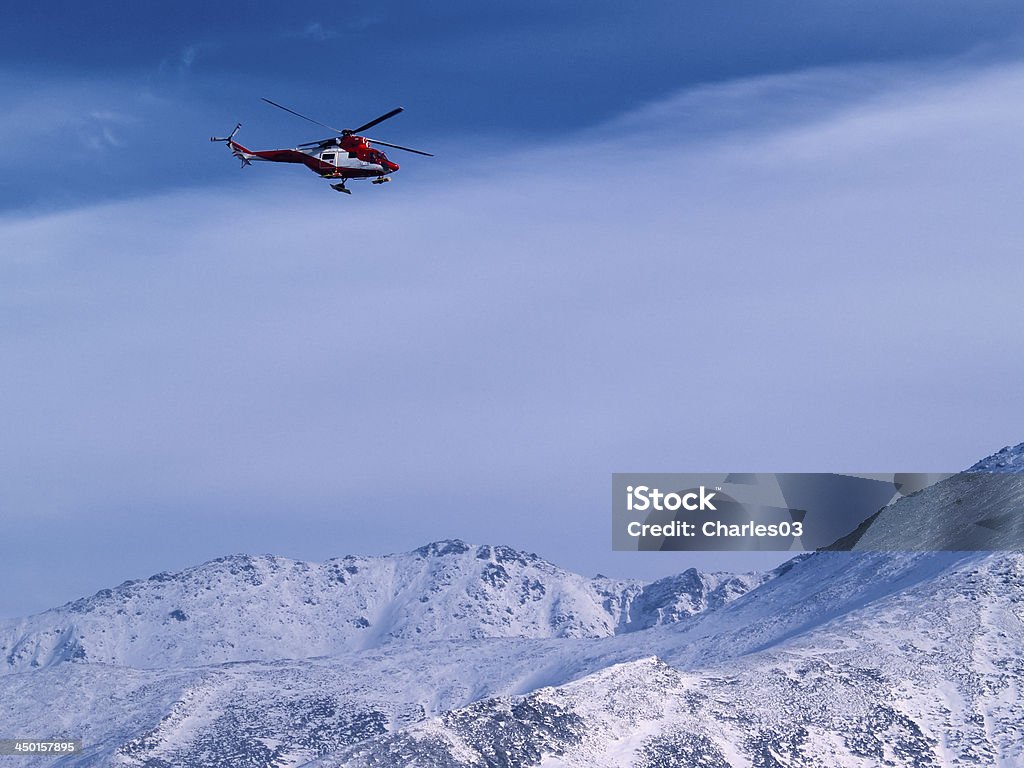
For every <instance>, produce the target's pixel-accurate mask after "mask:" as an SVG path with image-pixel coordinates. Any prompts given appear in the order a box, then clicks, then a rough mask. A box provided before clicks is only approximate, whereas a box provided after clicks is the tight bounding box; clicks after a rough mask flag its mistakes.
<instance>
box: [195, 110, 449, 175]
mask: <svg viewBox="0 0 1024 768" xmlns="http://www.w3.org/2000/svg"><path fill="white" fill-rule="evenodd" d="M263 101H265V102H267V104H270V105H271V106H274V107H277V108H278V109H283V110H284V111H285V112H290V113H291V114H293V115H295V116H296V117H301V118H302V119H303V120H308V121H309V122H311V123H316V124H317V125H319V126H320V127H321V128H327V129H328V130H330V131H334V132H335V133H337V134H338V136H332V137H331V138H329V139H322V140H320V141H311V142H308V143H306V144H299V145H298V146H297V147H295V148H294V149H263V150H253V149H247V148H246V147H243V146H242V145H241V144H239V143H238V142H237V141H235V134H236V133H238V129H239V128H241V127H242V124H241V123H239V124H238V125H236V126H235V130H233V131H232V132H231V135H230V136H227V137H225V138H223V139H219V138H217V137H216V136H211V137H210V141H223V142H225V143H226V144H227V145H228V148H229V149H230V150H231V154H233V155H234V156H235V157H237V158H238V159H239V160H241V161H242V167H243V168H244V167H245V166H247V165H251V164H252V161H253V160H268V161H270V162H272V163H302V164H303V165H304V166H306V167H307V168H309V170H311V171H313V173H315V174H317V175H318V176H320V177H321V178H324V179H327V180H328V181H332V182H334V183H333V184H331V189H335V190H337V191H338V192H344V193H345V194H348V195H351V194H352V190H350V189H348V188H347V187H346V186H345V182H346V181H347V180H348V179H373V183H374V184H383V183H384V182H387V181H391V179H390V177H389V176H388V174H389V173H394V172H395V171H397V170H398V164H397V163H393V162H391V161H390V160H388V158H387V156H386V155H385V154H384V153H383V152H381V151H380V150H378V149H374V148H373V147H371V146H370V144H371V143H373V144H380V145H381V146H384V147H391V148H392V149H401V150H403V151H405V152H413V153H415V154H417V155H426V156H427V157H433V155H432V154H430V153H429V152H423V151H421V150H419V149H410V148H409V147H402V146H399V145H398V144H389V143H388V142H386V141H380V140H379V139H371V138H369V137H368V136H357V135H356V134H358V133H361V132H362V131H365V130H367V129H369V128H372V127H373V126H375V125H377V124H378V123H383V122H384V121H385V120H389V119H391V118H392V117H394V116H395V115H397V114H398V113H399V112H401V111H402V108H401V107H396V108H395V109H392V110H391V111H390V112H388V113H386V114H383V115H381V116H380V117H378V118H375V119H373V120H371V121H370V122H368V123H365V124H363V125H360V126H359V127H358V128H346V129H344V130H338V129H337V128H332V127H331V126H329V125H327V124H325V123H321V122H318V121H317V120H314V119H313V118H311V117H306V116H305V115H301V114H299V113H298V112H296V111H295V110H293V109H288V107H285V106H282V105H280V104H278V103H276V102H273V101H271V100H270V99H263Z"/></svg>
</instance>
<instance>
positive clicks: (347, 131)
mask: <svg viewBox="0 0 1024 768" xmlns="http://www.w3.org/2000/svg"><path fill="white" fill-rule="evenodd" d="M262 101H265V102H267V104H270V105H271V106H273V107H277V108H278V109H283V110H284V111H285V112H288V113H289V114H292V115H295V116H296V117H301V118H302V119H303V120H308V121H309V122H311V123H314V124H315V125H319V126H320V127H321V128H326V129H327V130H329V131H334V132H335V133H337V134H338V136H337V137H335V136H332V137H331V138H329V139H321V140H320V141H310V142H307V143H305V144H299V146H300V147H325V146H328V145H331V144H337V145H339V146H340V145H341V140H342V139H343V138H345V137H346V136H353V135H355V134H358V133H361V132H362V131H365V130H367V129H368V128H372V127H373V126H375V125H379V124H380V123H383V122H384V121H385V120H390V119H391V118H392V117H394V116H395V115H397V114H398V113H400V112H402V111H404V110H403V108H402V107H395V108H394V109H392V110H391V111H390V112H385V113H384V114H383V115H381V116H380V117H375V118H374V119H373V120H371V121H370V122H368V123H363V125H361V126H359V127H358V128H343V129H339V128H335V127H334V126H332V125H327V123H321V122H320V121H319V120H314V119H313V118H311V117H307V116H306V115H303V114H302V113H300V112H296V111H295V110H294V109H289V108H288V107H286V106H284V105H283V104H278V103H277V102H276V101H271V100H270V99H266V98H264V99H262ZM360 138H362V139H364V140H366V141H369V142H373V143H374V144H380V145H381V146H385V147H391V148H393V149H401V150H402V151H403V152H412V153H414V154H417V155H426V156H427V157H433V155H432V154H430V153H429V152H424V151H422V150H419V149H412V148H410V147H403V146H401V145H400V144H390V143H388V142H386V141H379V140H378V139H371V138H370V137H369V136H362V137H360Z"/></svg>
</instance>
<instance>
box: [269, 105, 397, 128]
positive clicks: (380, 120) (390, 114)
mask: <svg viewBox="0 0 1024 768" xmlns="http://www.w3.org/2000/svg"><path fill="white" fill-rule="evenodd" d="M290 111H291V110H289V112H290ZM401 111H403V108H402V107H395V108H394V109H392V110H391V111H390V112H388V113H387V114H386V115H381V116H380V117H378V118H377V119H376V120H371V121H370V122H368V123H367V124H366V125H360V126H359V127H358V128H353V129H352V130H351V131H348V133H359V132H360V131H365V130H367V129H368V128H373V126H375V125H377V124H378V123H383V122H384V121H385V120H390V119H391V118H392V117H394V116H395V115H397V114H398V113H399V112H401Z"/></svg>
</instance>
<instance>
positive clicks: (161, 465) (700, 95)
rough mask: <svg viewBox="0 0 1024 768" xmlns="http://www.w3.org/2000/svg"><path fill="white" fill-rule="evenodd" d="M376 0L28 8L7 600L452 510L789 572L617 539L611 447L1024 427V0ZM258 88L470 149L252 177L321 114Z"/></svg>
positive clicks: (855, 447) (952, 450) (2, 68)
mask: <svg viewBox="0 0 1024 768" xmlns="http://www.w3.org/2000/svg"><path fill="white" fill-rule="evenodd" d="M350 8H351V10H349V11H346V10H345V7H344V6H341V5H339V4H336V3H335V4H323V5H319V4H316V3H307V4H303V5H302V6H301V9H300V10H299V11H295V10H294V9H293V8H291V7H288V6H279V7H277V8H272V7H271V6H269V5H268V4H266V3H260V4H249V5H247V4H233V5H219V4H209V3H207V4H195V5H193V4H189V3H181V4H177V5H175V6H173V8H172V7H171V6H167V5H163V4H160V5H157V4H137V3H136V4H122V5H118V4H108V5H106V6H105V8H104V10H101V11H97V10H95V9H93V8H88V7H87V6H85V5H83V4H67V5H66V7H64V8H62V10H61V12H60V13H57V12H55V10H54V8H53V7H52V6H51V7H49V8H46V9H43V8H24V9H19V12H18V15H16V16H14V17H9V21H10V23H8V24H6V25H5V27H4V29H3V30H2V31H0V42H2V45H0V83H2V91H3V93H4V94H5V97H6V98H5V102H6V112H5V113H3V114H0V140H2V141H3V142H4V143H5V145H6V146H8V147H9V148H14V150H15V151H8V152H5V153H4V154H3V155H2V157H0V243H2V244H3V245H2V248H0V356H2V359H3V360H4V366H3V369H2V370H0V390H2V392H3V401H2V402H3V405H2V406H0V413H2V416H3V423H4V429H3V432H2V435H0V461H2V464H3V466H4V467H5V469H4V482H3V483H2V485H0V515H2V517H3V538H2V539H0V548H2V549H3V553H2V554H3V556H2V557H0V583H3V584H5V585H14V586H13V587H12V588H7V589H4V590H3V593H4V594H3V597H2V600H0V615H3V614H8V615H12V614H19V613H24V612H29V611H35V610H41V609H43V608H46V607H48V606H50V605H53V604H56V603H59V602H62V601H64V600H68V599H72V598H75V597H77V596H79V595H81V594H83V593H87V592H91V591H93V590H95V589H99V588H101V587H104V586H109V585H110V584H112V583H117V582H119V581H121V580H123V579H127V578H136V577H141V576H147V575H149V574H151V573H153V572H156V571H159V570H163V569H167V568H179V567H184V566H187V565H189V564H193V563H195V562H199V561H201V560H205V559H208V558H211V557H215V556H218V555H221V554H224V553H226V552H233V551H252V552H275V553H278V554H284V555H289V556H293V557H302V558H310V559H322V558H326V557H330V556H333V555H341V554H346V553H349V552H362V553H374V552H388V551H396V550H407V549H411V548H413V547H415V546H418V545H419V544H422V543H424V542H425V541H428V540H431V539H437V538H443V537H449V536H452V537H454V536H458V537H462V538H464V539H467V540H471V541H478V542H484V541H493V542H503V543H508V544H511V545H513V546H518V547H522V548H525V549H530V550H533V551H537V552H538V553H540V554H542V555H544V556H546V557H548V558H549V559H552V560H554V561H556V562H558V563H559V564H562V565H564V566H566V567H570V568H573V569H576V570H579V571H581V572H584V573H593V572H596V571H602V572H604V573H608V574H611V575H622V576H627V575H635V576H642V577H654V576H657V575H662V574H665V573H669V572H672V571H676V570H681V569H682V568H685V567H687V566H688V565H690V564H691V563H695V564H698V565H700V566H703V567H714V566H716V565H717V566H719V567H727V568H742V567H748V566H749V567H756V566H761V565H765V564H767V563H766V562H755V561H753V560H750V559H749V556H743V557H738V558H736V559H734V560H728V559H723V558H721V557H715V558H711V557H708V558H703V559H702V558H694V557H692V556H689V555H685V554H684V553H671V554H669V553H639V554H637V555H633V554H632V553H612V552H611V551H610V536H609V527H610V520H609V512H610V510H609V508H608V498H607V497H608V492H609V489H610V475H611V473H612V472H616V471H620V472H621V471H652V472H653V471H702V470H707V471H752V470H762V471H830V470H832V471H879V472H892V471H914V470H921V471H950V470H955V469H958V468H961V467H964V466H966V465H968V464H970V463H971V462H973V461H974V460H975V459H977V458H980V457H981V456H982V455H984V454H987V453H989V452H991V451H993V450H995V449H997V448H999V447H1001V446H1002V445H1004V444H1008V443H1016V442H1019V441H1020V440H1021V439H1022V437H1021V427H1020V425H1019V421H1020V419H1019V415H1020V409H1019V406H1018V405H1017V404H1016V403H1017V400H1018V398H1016V396H1015V392H1016V389H1015V387H1014V386H1013V383H1014V382H1015V381H1019V380H1020V377H1021V374H1022V373H1024V371H1022V370H1021V369H1022V362H1021V361H1024V349H1022V348H1021V347H1022V342H1021V340H1020V339H1019V338H1018V336H1017V335H1016V334H1015V331H1014V327H1015V326H1014V322H1015V321H1014V320H1013V318H1015V317H1016V316H1017V315H1018V314H1019V291H1018V290H1017V286H1019V285H1021V284H1022V281H1024V266H1022V264H1024V263H1022V261H1021V259H1020V253H1021V249H1020V243H1021V242H1022V237H1024V231H1022V230H1024V226H1022V225H1021V224H1020V223H1019V219H1020V216H1019V211H1020V209H1021V205H1022V203H1024V200H1022V199H1021V198H1022V194H1021V191H1020V189H1019V179H1020V178H1022V177H1024V150H1022V148H1021V146H1020V141H1019V137H1020V136H1021V135H1022V131H1021V129H1022V127H1024V108H1022V107H1021V106H1020V105H1019V103H1018V102H1019V98H1018V96H1019V93H1020V92H1021V87H1022V86H1024V65H1022V62H1021V61H1020V55H1019V52H1020V34H1021V28H1022V21H1024V9H1022V8H1021V7H1020V6H1019V4H1011V3H980V4H979V3H935V2H929V3H924V2H921V3H891V2H884V3H883V2H877V3H876V2H859V3H827V4H826V3H820V2H815V3H798V2H789V3H764V2H760V3H753V2H751V3H721V2H716V3H684V4H680V3H665V4H649V5H648V6H646V7H644V8H642V9H626V8H624V7H623V6H621V5H612V4H604V3H586V4H582V3H579V4H576V3H556V4H552V3H543V4H541V3H538V4H533V5H531V4H529V3H527V4H523V3H518V4H515V5H514V6H513V5H511V4H502V5H495V6H489V5H481V4H471V3H451V4H445V6H444V7H443V8H433V7H427V6H418V5H417V6H413V5H412V4H395V3H387V2H384V3H375V4H373V5H372V6H361V7H360V6H356V5H352V6H351V7H350ZM261 96H267V97H269V98H272V99H275V100H278V101H281V102H283V103H285V104H288V105H290V106H293V107H294V108H296V109H299V110H300V111H303V112H306V113H307V114H311V115H312V116H313V117H316V118H317V119H320V120H323V121H324V122H327V123H331V124H339V123H341V124H344V125H350V124H355V123H358V122H362V121H364V120H366V119H369V118H371V117H373V116H375V115H377V114H380V113H381V112H384V111H386V110H387V109H389V108H390V107H392V106H394V105H396V104H402V105H403V106H405V107H406V110H407V111H406V113H405V114H403V115H401V116H400V117H398V118H396V119H394V120H393V121H390V122H388V123H386V124H385V125H382V126H380V127H379V128H377V129H375V131H374V135H376V136H379V137H380V138H382V139H385V140H388V141H393V142H397V143H400V144H406V145H411V146H416V147H422V148H424V149H427V150H431V151H434V152H435V153H436V154H437V157H436V158H433V159H428V158H417V157H412V156H408V155H405V156H403V155H402V154H401V153H397V152H396V153H394V154H393V155H392V157H393V158H394V159H395V160H397V161H398V162H400V163H402V166H403V167H402V170H401V171H400V172H399V173H398V174H396V176H395V182H394V183H393V184H391V185H387V186H385V187H382V188H378V187H370V185H366V184H364V185H358V186H355V194H354V195H352V196H351V197H348V196H345V197H344V198H343V197H342V196H340V195H336V194H335V193H333V192H331V191H330V190H329V189H327V188H326V187H325V185H323V183H322V182H320V181H318V180H317V179H316V178H315V177H313V175H312V174H309V173H307V172H305V171H304V170H303V169H300V168H295V167H277V166H271V165H263V166H258V167H253V168H249V169H245V170H244V171H240V170H238V168H237V162H236V161H235V160H234V159H233V158H231V157H230V156H229V155H228V153H227V152H226V151H225V150H224V148H223V147H222V146H216V145H212V144H210V143H209V142H208V141H207V140H206V139H207V137H208V136H210V135H213V134H218V135H223V133H224V132H225V131H227V130H230V128H231V127H232V126H233V125H234V123H235V122H236V121H239V120H240V121H242V122H243V123H244V128H243V132H242V134H241V135H240V139H242V140H243V141H244V142H245V143H247V145H250V146H253V147H256V148H266V147H271V146H287V145H289V144H292V143H294V142H298V141H305V140H310V139H315V138H318V137H319V134H318V133H317V130H316V129H315V128H314V127H313V126H310V128H312V129H313V130H309V129H307V126H306V124H304V123H303V122H302V121H299V120H297V119H295V118H293V117H291V116H289V115H287V114H284V113H280V112H277V111H276V110H273V109H271V108H270V107H267V106H265V105H264V104H262V103H261V102H260V101H259V98H260V97H261ZM22 148H28V149H22ZM29 149H30V150H31V151H28V150H29ZM52 163H57V166H56V167H54V166H53V165H52ZM40 548H42V549H40ZM43 550H45V553H44V552H43Z"/></svg>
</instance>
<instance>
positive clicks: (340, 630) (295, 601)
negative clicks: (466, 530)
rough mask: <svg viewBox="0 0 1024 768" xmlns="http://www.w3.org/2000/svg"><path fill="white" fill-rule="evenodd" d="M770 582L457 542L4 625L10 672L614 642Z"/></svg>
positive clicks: (263, 572) (225, 577)
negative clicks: (622, 571) (582, 567)
mask: <svg viewBox="0 0 1024 768" xmlns="http://www.w3.org/2000/svg"><path fill="white" fill-rule="evenodd" d="M770 577H771V574H770V573H769V574H741V575H735V574H717V573H710V574H708V573H699V572H697V571H696V570H692V569H691V570H689V571H686V572H685V573H683V574H680V575H678V576H672V577H669V578H666V579H662V580H660V581H657V582H654V583H651V584H645V583H643V582H639V581H619V580H613V579H607V578H604V577H596V578H592V579H588V578H585V577H583V576H580V575H578V574H575V573H571V572H569V571H565V570H563V569H561V568H558V567H556V566H554V565H552V564H551V563H549V562H547V561H545V560H543V559H541V558H539V557H537V556H536V555H533V554H528V553H524V552H519V551H516V550H513V549H510V548H509V547H502V546H489V545H482V546H472V545H468V544H465V543H463V542H462V541H457V540H456V541H440V542H434V543H433V544H428V545H426V546H424V547H421V548H419V549H417V550H415V551H413V552H409V553H405V554H400V555H388V556H383V557H354V556H347V557H343V558H339V559H336V560H329V561H327V562H326V563H307V562H300V561H296V560H289V559H286V558H282V557H272V556H269V555H264V556H258V557H252V556H248V555H233V556H231V557H224V558H220V559H218V560H214V561H212V562H209V563H205V564H203V565H200V566H197V567H195V568H190V569H188V570H185V571H182V572H181V573H160V574H157V575H155V576H152V577H150V578H149V579H147V580H144V581H129V582H125V583H124V584H121V585H120V586H118V587H115V588H113V589H105V590H102V591H100V592H98V593H97V594H95V595H93V596H92V597H88V598H83V599H81V600H77V601H75V602H73V603H69V604H67V605H64V606H62V607H60V608H56V609H53V610H50V611H46V612H44V613H41V614H38V615H36V616H31V617H29V618H26V619H21V620H16V621H9V620H8V621H0V659H3V663H0V671H6V672H15V671H21V670H25V669H34V668H38V667H41V666H48V665H51V664H56V663H60V662H65V661H88V662H99V663H105V664H122V665H128V666H132V667H137V668H161V667H169V666H176V667H180V666H192V665H198V664H218V663H226V662H233V661H251V660H272V659H298V658H307V657H311V656H324V655H331V654H338V653H342V652H346V651H354V650H365V649H369V648H375V647H378V646H380V645H384V644H387V643H393V642H406V641H410V640H417V641H424V640H469V639H483V638H498V637H517V638H545V637H557V638H573V637H607V636H610V635H614V634H616V633H617V632H624V631H631V630H634V629H637V628H647V627H651V626H657V625H659V624H665V623H672V622H675V621H679V620H680V619H682V618H685V617H687V616H690V615H692V614H695V613H699V612H700V611H703V610H705V609H707V608H708V607H717V606H720V605H724V604H725V603H727V602H729V601H730V600H733V599H735V598H737V597H739V596H740V595H742V594H743V593H745V592H747V591H749V590H750V589H751V588H753V587H755V586H758V585H759V584H761V583H763V582H764V581H765V580H767V579H768V578H770ZM255 617H258V620H254V618H255Z"/></svg>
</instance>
